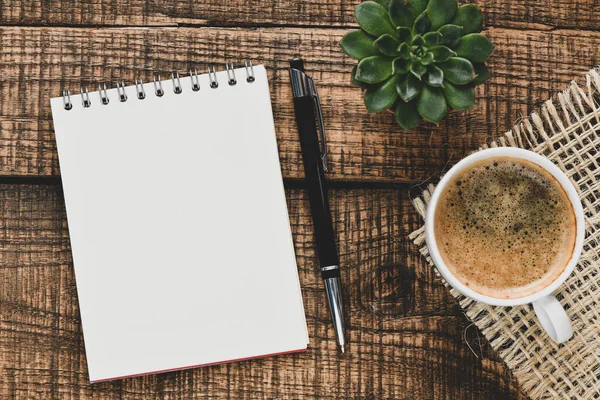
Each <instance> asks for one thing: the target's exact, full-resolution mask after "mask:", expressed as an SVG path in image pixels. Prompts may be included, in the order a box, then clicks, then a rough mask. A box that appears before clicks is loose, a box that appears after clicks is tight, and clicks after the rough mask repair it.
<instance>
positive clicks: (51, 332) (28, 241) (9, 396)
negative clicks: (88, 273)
mask: <svg viewBox="0 0 600 400" xmlns="http://www.w3.org/2000/svg"><path fill="white" fill-rule="evenodd" d="M240 197H243V193H240ZM287 199H288V206H289V211H290V220H291V224H292V231H293V235H294V240H295V246H296V251H297V258H298V265H299V270H300V280H301V284H302V291H303V297H304V305H305V309H306V315H307V322H308V327H309V334H310V338H311V343H310V346H309V350H308V351H307V352H305V353H302V354H297V355H289V356H281V357H274V358H266V359H262V360H255V361H248V362H240V363H233V364H228V365H220V366H214V367H206V368H196V369H192V370H188V371H183V372H175V373H168V374H161V375H156V376H148V377H141V378H132V379H125V380H122V381H116V382H112V383H101V384H96V385H93V386H91V385H90V384H89V383H88V382H87V371H86V361H85V352H84V346H83V338H82V333H81V324H80V318H79V312H78V305H77V291H76V286H75V280H74V276H73V268H72V264H71V255H70V245H69V237H68V230H67V222H66V217H65V210H64V200H63V198H62V190H61V188H60V186H52V185H0V213H1V215H2V218H1V219H0V321H1V322H0V376H1V377H2V379H0V398H2V399H6V400H16V399H90V398H94V399H97V400H101V399H117V398H118V399H127V400H128V399H144V400H148V399H183V398H185V399H207V398H221V397H222V398H235V399H259V398H264V399H291V398H294V399H300V398H307V399H309V398H319V399H337V398H340V399H341V398H343V399H396V400H398V399H417V398H427V399H429V398H440V399H457V398H461V399H462V398H464V399H481V398H486V399H517V398H523V396H522V395H521V394H520V393H519V391H518V389H517V388H516V386H515V384H514V383H513V382H512V381H511V380H510V378H509V377H508V373H507V371H505V370H504V368H503V366H502V364H501V362H500V361H499V360H498V359H497V358H496V357H495V355H494V353H493V352H491V351H490V350H489V348H488V347H487V346H485V345H484V347H483V349H479V347H478V346H476V345H475V342H476V336H475V335H476V333H475V331H474V330H470V331H469V330H467V333H468V335H467V339H468V340H469V341H470V342H471V343H473V344H474V345H475V348H476V350H477V352H478V353H480V354H481V355H482V356H483V357H482V358H476V357H475V356H474V355H473V354H472V353H471V352H470V351H469V349H468V348H467V346H466V345H465V343H464V341H463V332H464V331H465V329H467V327H468V326H469V322H468V321H467V320H466V318H465V317H464V316H463V315H462V313H461V312H460V310H459V309H458V307H457V305H456V304H455V302H454V301H453V300H452V298H451V297H450V295H449V293H448V291H447V290H446V289H445V287H443V285H441V283H440V282H439V281H438V280H436V279H434V277H433V271H432V270H431V268H429V267H428V266H427V265H426V263H425V262H423V261H422V260H421V259H420V257H419V255H418V252H417V251H416V249H415V248H414V247H413V246H412V244H411V243H409V241H408V239H407V238H406V234H407V233H408V232H410V231H411V230H412V229H414V228H415V227H416V226H417V224H418V223H419V221H418V220H417V219H416V218H417V217H416V216H415V213H413V212H411V207H412V206H411V205H410V203H409V200H408V198H407V193H406V192H405V191H402V190H400V191H398V190H373V191H369V192H365V191H363V190H334V191H333V192H332V193H331V203H332V212H333V214H334V219H335V227H336V229H337V236H338V237H337V239H338V242H339V245H340V253H341V261H342V265H343V269H342V273H343V280H344V282H345V283H346V286H345V293H344V297H345V301H346V304H347V306H348V307H347V308H348V315H349V318H348V322H349V334H348V336H349V342H350V344H349V353H348V354H347V356H345V357H340V356H339V355H338V353H337V350H336V346H335V339H334V334H333V331H332V329H331V324H330V321H329V316H328V310H327V306H326V303H325V298H324V293H323V288H322V282H321V280H320V277H319V274H318V271H317V270H316V269H315V263H316V261H317V259H316V257H315V249H314V240H313V239H314V238H313V230H312V224H311V220H310V215H309V211H308V210H309V207H308V199H307V197H306V195H305V193H304V191H303V190H302V189H288V190H287Z"/></svg>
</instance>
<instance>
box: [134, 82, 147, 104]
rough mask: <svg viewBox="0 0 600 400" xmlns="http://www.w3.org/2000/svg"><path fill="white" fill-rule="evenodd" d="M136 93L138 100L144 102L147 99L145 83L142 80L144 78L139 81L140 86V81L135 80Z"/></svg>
mask: <svg viewBox="0 0 600 400" xmlns="http://www.w3.org/2000/svg"><path fill="white" fill-rule="evenodd" d="M135 91H136V92H137V97H138V99H140V100H144V99H145V98H146V91H145V90H144V81H143V80H142V78H140V80H139V86H138V80H137V79H136V80H135Z"/></svg>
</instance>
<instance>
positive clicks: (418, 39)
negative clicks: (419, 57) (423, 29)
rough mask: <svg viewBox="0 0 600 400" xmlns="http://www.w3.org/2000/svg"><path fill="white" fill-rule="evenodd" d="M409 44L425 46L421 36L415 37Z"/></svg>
mask: <svg viewBox="0 0 600 400" xmlns="http://www.w3.org/2000/svg"><path fill="white" fill-rule="evenodd" d="M410 44H411V45H413V46H423V45H424V44H425V39H423V36H421V35H415V36H413V38H412V41H411V42H410Z"/></svg>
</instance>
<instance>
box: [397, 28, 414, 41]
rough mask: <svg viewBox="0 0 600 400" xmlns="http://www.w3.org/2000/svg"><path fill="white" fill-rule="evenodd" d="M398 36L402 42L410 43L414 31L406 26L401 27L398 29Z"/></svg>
mask: <svg viewBox="0 0 600 400" xmlns="http://www.w3.org/2000/svg"><path fill="white" fill-rule="evenodd" d="M396 36H397V37H398V40H400V41H401V42H406V43H410V41H411V40H412V30H411V29H410V28H408V27H406V26H399V27H397V28H396Z"/></svg>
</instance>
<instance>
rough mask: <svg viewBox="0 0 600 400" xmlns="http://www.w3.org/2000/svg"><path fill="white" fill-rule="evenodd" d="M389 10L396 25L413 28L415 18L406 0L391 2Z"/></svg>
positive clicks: (392, 0)
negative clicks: (405, 2)
mask: <svg viewBox="0 0 600 400" xmlns="http://www.w3.org/2000/svg"><path fill="white" fill-rule="evenodd" d="M387 10H388V13H389V14H390V19H391V20H392V22H393V23H394V25H396V26H412V23H413V22H414V17H413V16H412V14H411V13H410V10H409V9H408V7H407V6H406V5H405V4H404V0H391V1H390V5H389V6H388V8H387Z"/></svg>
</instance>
